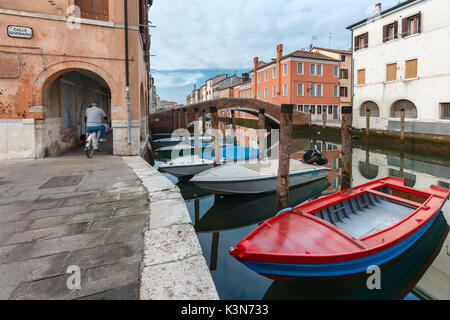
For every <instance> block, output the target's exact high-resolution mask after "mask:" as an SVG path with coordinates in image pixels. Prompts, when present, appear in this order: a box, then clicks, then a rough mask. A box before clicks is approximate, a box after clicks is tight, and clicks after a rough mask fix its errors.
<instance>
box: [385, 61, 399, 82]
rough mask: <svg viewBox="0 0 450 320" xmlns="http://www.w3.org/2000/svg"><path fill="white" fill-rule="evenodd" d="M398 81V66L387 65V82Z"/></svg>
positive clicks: (394, 64)
mask: <svg viewBox="0 0 450 320" xmlns="http://www.w3.org/2000/svg"><path fill="white" fill-rule="evenodd" d="M395 80H397V64H396V63H391V64H388V65H386V81H395Z"/></svg>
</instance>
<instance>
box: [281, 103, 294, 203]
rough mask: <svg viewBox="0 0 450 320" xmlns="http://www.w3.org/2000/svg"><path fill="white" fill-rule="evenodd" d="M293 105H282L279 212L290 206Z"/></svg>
mask: <svg viewBox="0 0 450 320" xmlns="http://www.w3.org/2000/svg"><path fill="white" fill-rule="evenodd" d="M293 110H294V105H293V104H282V105H281V118H280V143H279V145H280V149H279V150H280V151H279V154H278V181H277V207H278V210H282V209H285V208H287V207H288V206H289V166H290V158H291V157H290V149H291V140H292V111H293Z"/></svg>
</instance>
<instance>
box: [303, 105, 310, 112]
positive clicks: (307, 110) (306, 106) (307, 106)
mask: <svg viewBox="0 0 450 320" xmlns="http://www.w3.org/2000/svg"><path fill="white" fill-rule="evenodd" d="M303 112H305V113H308V112H309V105H307V104H305V105H304V106H303Z"/></svg>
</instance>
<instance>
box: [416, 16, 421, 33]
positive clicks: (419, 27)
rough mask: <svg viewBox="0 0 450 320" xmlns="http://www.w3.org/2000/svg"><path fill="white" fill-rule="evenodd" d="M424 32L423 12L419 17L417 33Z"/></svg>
mask: <svg viewBox="0 0 450 320" xmlns="http://www.w3.org/2000/svg"><path fill="white" fill-rule="evenodd" d="M421 32H422V12H419V14H418V15H417V33H421Z"/></svg>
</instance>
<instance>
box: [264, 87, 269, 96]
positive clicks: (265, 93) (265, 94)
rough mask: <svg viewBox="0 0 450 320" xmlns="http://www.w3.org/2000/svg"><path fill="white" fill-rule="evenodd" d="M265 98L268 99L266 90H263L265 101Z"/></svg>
mask: <svg viewBox="0 0 450 320" xmlns="http://www.w3.org/2000/svg"><path fill="white" fill-rule="evenodd" d="M267 97H268V94H267V88H264V98H266V99H267Z"/></svg>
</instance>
